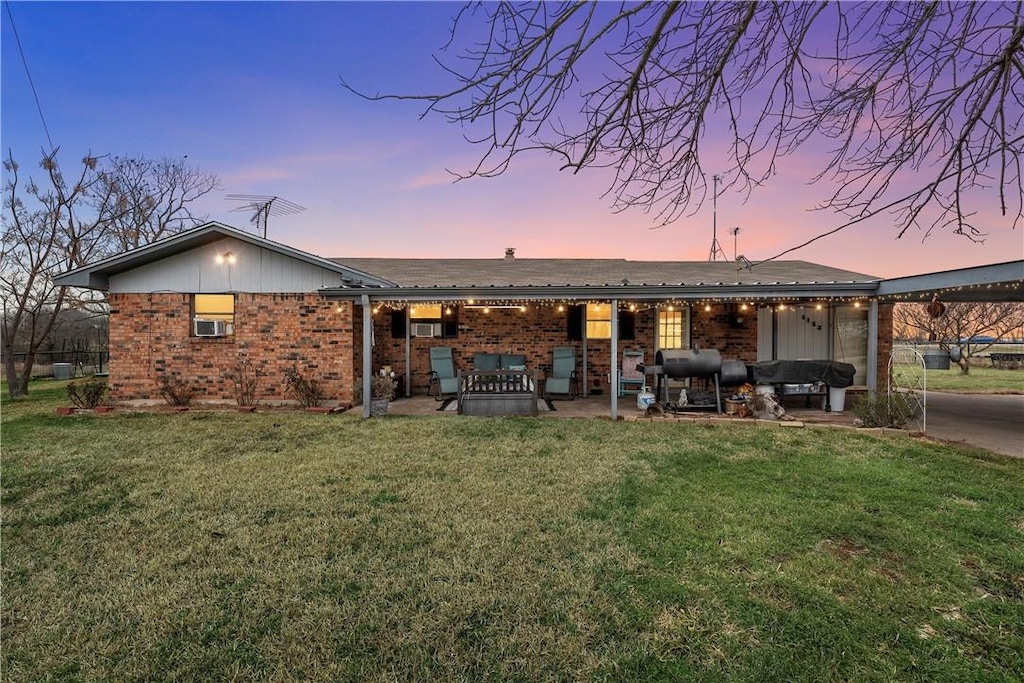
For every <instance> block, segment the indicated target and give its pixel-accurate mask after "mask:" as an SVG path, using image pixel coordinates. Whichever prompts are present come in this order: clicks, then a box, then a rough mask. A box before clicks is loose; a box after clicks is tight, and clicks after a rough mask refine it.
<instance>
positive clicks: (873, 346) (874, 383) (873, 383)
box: [867, 299, 878, 396]
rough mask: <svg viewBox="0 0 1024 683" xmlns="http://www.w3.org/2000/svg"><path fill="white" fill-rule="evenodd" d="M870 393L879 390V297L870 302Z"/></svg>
mask: <svg viewBox="0 0 1024 683" xmlns="http://www.w3.org/2000/svg"><path fill="white" fill-rule="evenodd" d="M867 373H868V377H867V380H868V395H869V396H874V395H875V392H876V391H878V299H872V300H871V301H870V302H868V367H867Z"/></svg>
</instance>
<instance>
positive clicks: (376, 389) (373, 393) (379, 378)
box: [370, 375, 395, 417]
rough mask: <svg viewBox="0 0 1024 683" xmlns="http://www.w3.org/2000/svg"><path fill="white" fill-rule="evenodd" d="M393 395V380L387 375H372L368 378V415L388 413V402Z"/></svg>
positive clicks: (377, 415) (381, 415) (375, 415)
mask: <svg viewBox="0 0 1024 683" xmlns="http://www.w3.org/2000/svg"><path fill="white" fill-rule="evenodd" d="M394 397H395V381H394V380H393V379H391V377H390V376H388V375H374V376H373V379H371V380H370V415H372V416H374V417H383V416H385V415H387V414H388V404H389V403H390V402H391V399H393V398H394Z"/></svg>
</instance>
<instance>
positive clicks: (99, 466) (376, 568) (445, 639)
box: [0, 385, 1024, 681]
mask: <svg viewBox="0 0 1024 683" xmlns="http://www.w3.org/2000/svg"><path fill="white" fill-rule="evenodd" d="M53 387H54V388H52V389H50V390H42V391H40V390H39V389H38V388H34V391H35V393H34V395H33V398H31V399H30V400H28V401H20V402H17V403H13V404H12V403H10V402H5V403H4V404H3V406H2V449H3V470H2V506H3V509H2V512H3V519H2V523H3V526H2V539H0V541H2V548H0V550H2V579H3V594H2V610H3V612H2V627H3V648H2V676H3V680H5V681H186V680H246V681H253V680H255V681H285V680H312V681H320V680H330V681H349V680H352V681H357V680H358V681H362V680H375V681H424V680H446V681H447V680H456V681H457V680H464V681H477V680H524V681H527V680H565V681H578V680H611V681H645V680H646V681H666V680H700V681H726V680H728V681H744V680H746V681H767V680H786V681H799V680H807V681H812V680H813V681H837V680H856V681H893V680H922V681H924V680H961V681H1017V680H1021V679H1022V678H1024V461H1019V460H1011V459H1008V458H1000V457H996V456H987V455H984V454H982V453H979V452H976V451H967V450H958V449H956V448H953V447H949V446H940V445H936V444H932V443H927V442H918V441H915V440H911V439H909V438H906V437H881V436H874V435H869V434H864V433H857V432H853V431H848V430H844V431H839V430H835V431H827V430H812V429H784V428H777V427H763V426H762V427H758V426H755V425H749V426H748V425H739V426H729V427H714V426H705V425H700V424H676V423H617V424H616V423H611V422H608V421H605V420H568V419H566V420H558V419H546V420H537V419H527V418H524V419H498V418H494V419H491V418H475V419H473V418H455V417H445V416H438V417H425V418H387V419H382V420H377V419H375V420H369V421H363V420H360V419H358V418H357V417H355V416H353V415H329V416H325V415H310V414H306V413H300V412H277V413H263V414H260V413H257V414H251V415H249V414H238V413H234V412H220V413H218V412H201V411H194V412H189V413H183V414H167V413H150V414H129V413H125V412H115V413H112V414H109V415H95V416H92V415H89V416H72V417H58V416H57V415H55V414H54V407H55V406H56V405H59V404H64V403H66V401H65V400H63V398H62V397H63V394H62V389H61V388H60V387H59V386H57V385H53Z"/></svg>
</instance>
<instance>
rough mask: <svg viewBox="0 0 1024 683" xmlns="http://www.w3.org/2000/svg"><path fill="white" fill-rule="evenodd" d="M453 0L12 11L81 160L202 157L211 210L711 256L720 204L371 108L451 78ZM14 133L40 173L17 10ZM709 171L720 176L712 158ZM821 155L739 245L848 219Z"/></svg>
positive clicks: (331, 244)
mask: <svg viewBox="0 0 1024 683" xmlns="http://www.w3.org/2000/svg"><path fill="white" fill-rule="evenodd" d="M460 6H461V5H459V4H452V3H326V2H322V3H252V2H231V3H148V2H147V3H120V2H118V3H91V2H81V3H79V2H76V3H34V2H33V3H27V2H14V3H12V5H11V11H12V13H13V15H14V21H15V26H16V28H17V30H18V34H19V36H20V38H21V43H22V46H23V48H24V51H25V56H26V58H27V60H28V65H29V69H30V71H31V74H32V78H33V80H34V82H35V86H36V90H37V92H38V95H39V99H40V103H41V105H42V109H43V114H44V116H45V118H46V123H47V126H48V127H49V130H50V134H51V137H52V139H53V143H54V144H55V145H57V146H59V147H60V148H61V159H62V161H63V163H65V164H67V165H69V166H70V165H71V164H73V163H75V162H76V160H78V159H80V158H81V157H82V156H83V155H84V154H85V153H87V152H92V153H94V154H104V153H109V154H115V155H142V156H147V157H150V158H158V157H162V156H170V157H178V156H182V155H188V160H189V161H190V162H192V163H194V164H195V165H197V166H198V167H200V168H201V169H203V170H204V171H208V172H211V173H215V174H217V175H218V176H220V178H221V181H222V186H223V190H222V191H221V192H218V193H216V195H215V196H213V197H211V198H210V199H209V200H207V201H204V202H203V204H202V205H201V207H199V210H200V212H201V213H203V214H206V215H208V217H209V218H211V219H214V220H219V221H222V222H224V223H228V224H230V225H235V226H237V227H241V228H246V227H248V225H249V223H248V220H249V215H248V214H246V213H239V212H235V211H233V210H234V209H235V208H236V207H237V206H238V205H237V204H236V203H232V202H229V201H227V200H225V199H224V195H225V194H227V193H238V194H258V195H277V196H280V197H283V198H285V199H287V200H289V201H292V202H295V203H297V204H301V205H303V206H305V207H308V210H307V211H305V212H303V213H301V214H298V215H294V216H282V217H272V218H271V222H270V231H269V237H270V238H271V239H274V240H277V241H280V242H284V243H286V244H289V245H291V246H294V247H297V248H300V249H304V250H307V251H310V252H312V253H315V254H319V255H322V256H346V255H348V256H404V257H415V256H424V257H426V256H432V257H436V256H455V257H500V256H502V255H503V254H504V249H505V247H516V249H517V252H516V253H517V256H520V257H572V256H579V257H584V256H586V257H624V258H631V259H641V260H642V259H650V260H663V259H664V260H706V259H707V258H708V254H709V251H710V246H711V228H712V211H711V202H710V200H709V201H708V202H707V203H706V206H705V207H704V209H702V210H701V211H700V212H699V213H697V214H696V215H694V216H691V217H688V218H683V219H681V220H680V221H678V222H676V223H674V224H673V225H670V226H667V227H664V228H659V229H656V230H652V229H651V228H652V227H653V226H654V225H655V222H654V221H655V219H654V217H653V216H652V215H649V214H645V213H643V212H642V211H639V210H634V211H629V212H625V213H620V214H614V213H612V211H611V210H610V208H609V207H610V204H611V199H610V198H609V197H602V194H603V193H604V191H605V190H606V189H607V185H608V176H607V175H606V174H605V173H603V172H601V171H593V172H584V173H582V174H579V175H575V176H574V175H570V174H568V173H565V172H560V171H558V170H557V167H556V164H555V163H554V161H552V160H551V159H549V158H548V157H545V156H543V155H537V156H534V157H521V158H520V159H519V161H518V163H516V164H514V165H513V167H512V169H511V170H510V171H509V172H507V173H506V174H505V175H504V176H502V177H498V178H493V179H474V180H467V181H462V182H459V183H452V182H451V180H452V178H451V176H450V175H449V174H448V173H447V172H446V170H445V169H447V168H451V169H457V170H467V169H469V168H471V167H472V166H473V164H474V162H475V161H476V160H477V158H478V155H479V153H480V150H478V149H477V148H475V147H474V146H472V145H470V144H468V143H466V142H465V141H464V140H463V138H462V132H461V131H460V129H459V128H458V127H456V126H453V125H451V124H448V123H446V122H445V121H444V120H443V119H442V118H441V117H439V116H434V117H427V118H426V119H422V120H421V119H420V118H419V114H420V112H421V109H422V107H421V106H420V105H417V104H415V103H405V102H378V103H372V102H365V101H362V100H360V99H358V98H356V97H354V96H352V95H350V94H349V93H347V92H346V91H344V90H343V89H342V87H341V86H340V85H339V80H338V77H339V75H340V74H344V75H345V77H346V78H347V79H348V80H349V81H350V82H351V83H352V84H353V85H355V86H356V87H359V88H362V89H365V90H367V91H380V92H423V91H434V90H440V89H442V88H444V87H445V86H450V85H451V81H449V80H447V79H446V77H445V74H444V73H443V72H442V71H441V69H440V68H439V67H437V66H436V65H435V64H434V62H433V61H432V59H431V55H433V54H436V53H437V52H438V50H439V49H440V48H441V46H442V45H443V44H444V42H445V40H446V39H447V36H448V30H449V27H450V19H451V17H452V15H453V14H454V13H455V12H456V11H457V10H458V8H459V7H460ZM2 24H3V36H2V38H3V40H2V48H3V53H2V69H3V71H2V88H3V90H2V112H0V113H2V141H3V148H4V153H5V156H6V153H7V150H8V149H10V150H11V151H12V152H13V154H14V156H15V158H16V159H17V160H18V161H19V163H20V164H21V166H22V168H23V169H25V170H29V169H31V170H33V171H34V170H35V169H36V165H35V164H36V161H37V160H38V158H39V156H40V150H41V149H42V148H46V147H48V143H47V140H46V136H45V133H44V131H43V126H42V124H41V122H40V118H39V114H38V112H37V111H36V108H35V103H34V101H33V99H32V92H31V89H30V87H29V84H28V80H27V78H26V76H25V70H24V67H23V66H22V63H21V59H20V57H19V55H18V52H17V45H16V43H15V41H14V40H13V34H12V32H11V25H10V22H9V20H8V16H7V12H6V9H5V11H4V12H3V15H2ZM705 162H706V166H707V170H708V172H709V173H714V172H718V170H717V169H715V168H714V165H713V160H711V159H709V158H707V157H706V158H705ZM819 164H820V160H819V159H817V158H815V156H814V155H813V154H812V153H810V151H805V152H804V153H803V154H802V156H801V157H791V158H787V159H783V160H782V161H780V162H779V165H778V174H777V175H776V176H775V177H774V178H773V179H772V180H771V181H770V182H769V183H768V184H767V185H766V186H764V187H762V188H760V189H759V190H757V191H756V192H755V194H753V195H752V196H751V197H750V198H749V199H748V200H747V201H746V203H744V197H743V196H742V195H739V194H735V193H730V192H725V193H723V194H721V195H720V196H719V199H718V214H717V225H718V231H719V233H718V234H719V241H720V242H721V244H722V246H723V248H724V250H725V252H726V254H727V255H728V256H729V257H730V258H732V256H733V241H732V236H731V235H729V234H728V230H729V228H731V227H733V226H739V227H740V228H741V231H740V234H739V246H738V251H739V253H740V254H744V255H746V256H747V257H748V258H750V259H751V260H753V261H756V260H758V259H761V258H766V257H769V256H772V255H775V254H777V253H778V252H780V251H782V250H784V249H786V248H788V247H791V246H795V245H796V244H799V243H801V242H803V241H805V240H807V239H809V238H810V237H813V236H814V235H816V234H818V233H820V232H822V231H824V230H826V229H829V228H831V227H833V226H835V225H837V224H838V222H839V221H838V218H837V217H836V216H834V215H832V214H829V213H822V212H813V211H809V208H810V207H813V206H814V205H815V204H816V203H817V202H818V201H820V200H822V199H823V198H824V197H825V196H827V194H828V189H829V188H828V187H827V186H822V187H819V186H808V185H807V182H808V180H809V178H810V177H811V176H813V175H814V173H815V172H816V171H817V170H818V169H819ZM992 208H993V210H992V211H991V213H989V214H987V215H985V216H983V217H982V219H981V220H979V221H978V224H979V226H981V227H983V228H984V229H986V230H988V231H989V233H990V234H989V237H988V239H987V240H986V241H985V243H983V244H974V243H971V242H969V241H968V240H967V239H965V238H962V237H957V236H955V235H950V234H934V235H933V236H931V237H929V238H928V239H927V240H926V241H924V242H922V239H921V238H922V234H920V233H916V234H914V233H908V234H907V235H906V236H905V237H904V238H903V239H900V240H897V239H896V238H895V236H896V231H895V229H894V228H893V227H892V225H891V224H890V223H888V222H887V221H886V220H884V219H882V220H878V221H875V222H874V223H871V224H868V225H864V226H861V227H856V228H849V229H847V230H845V231H843V232H841V233H839V234H838V235H836V236H833V237H830V238H827V239H825V240H823V241H820V242H818V243H816V244H815V245H813V246H811V247H808V248H805V249H802V250H800V251H797V252H795V253H793V254H790V255H789V256H788V257H787V258H798V259H804V260H808V261H815V262H818V263H823V264H826V265H831V266H835V267H840V268H847V269H850V270H854V271H859V272H863V273H869V274H874V275H880V276H886V277H891V276H899V275H908V274H914V273H922V272H931V271H936V270H944V269H948V268H959V267H965V266H974V265H981V264H985V263H997V262H1002V261H1008V260H1014V259H1020V258H1024V238H1022V234H1021V231H1020V230H1017V231H1012V230H1011V229H1010V227H1009V225H1010V223H1009V221H1008V220H1007V219H1004V218H1003V217H1001V216H999V215H998V213H997V212H996V211H995V210H994V209H995V207H994V206H993V207H992Z"/></svg>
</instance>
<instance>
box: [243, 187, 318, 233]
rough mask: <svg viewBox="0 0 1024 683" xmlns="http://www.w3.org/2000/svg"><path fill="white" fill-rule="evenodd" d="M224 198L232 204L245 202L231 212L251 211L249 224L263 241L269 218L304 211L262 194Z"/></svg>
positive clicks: (298, 206) (286, 202) (297, 206)
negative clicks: (253, 226)
mask: <svg viewBox="0 0 1024 683" xmlns="http://www.w3.org/2000/svg"><path fill="white" fill-rule="evenodd" d="M224 198H225V199H227V200H228V201H232V202H245V204H243V205H242V206H239V207H237V208H235V209H232V211H252V212H253V214H252V218H250V219H249V222H250V223H253V224H255V225H256V233H257V234H259V235H262V236H263V239H266V238H267V223H268V222H269V221H270V217H271V216H287V215H289V214H294V213H300V212H302V211H305V210H306V207H304V206H300V205H299V204H296V203H295V202H290V201H288V200H287V199H284V198H283V197H271V196H267V195H262V194H229V195H227V196H225V197H224Z"/></svg>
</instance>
